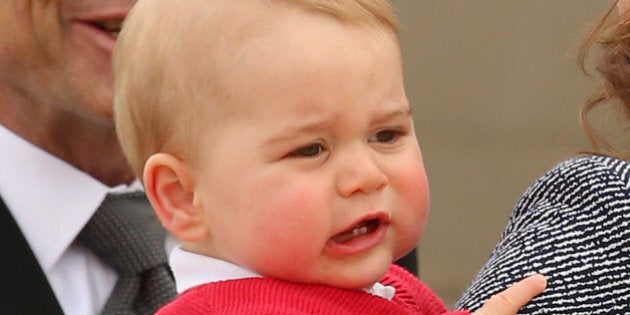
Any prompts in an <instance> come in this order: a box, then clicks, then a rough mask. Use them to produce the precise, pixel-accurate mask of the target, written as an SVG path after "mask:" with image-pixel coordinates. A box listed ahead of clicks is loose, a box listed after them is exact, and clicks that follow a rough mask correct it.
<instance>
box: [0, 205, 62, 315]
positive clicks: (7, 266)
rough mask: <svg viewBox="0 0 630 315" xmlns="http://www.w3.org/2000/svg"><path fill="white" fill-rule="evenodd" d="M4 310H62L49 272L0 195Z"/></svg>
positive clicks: (0, 290) (0, 310)
mask: <svg viewBox="0 0 630 315" xmlns="http://www.w3.org/2000/svg"><path fill="white" fill-rule="evenodd" d="M0 253H2V258H0V314H62V313H63V312H62V310H61V307H60V306H59V303H58V302H57V299H56V298H55V294H54V293H53V291H52V288H51V287H50V285H49V284H48V280H47V279H46V276H45V274H44V272H43V270H42V269H41V267H40V266H39V263H38V262H37V259H36V258H35V256H34V254H33V252H32V250H31V248H30V247H29V245H28V243H27V242H26V239H25V238H24V236H23V235H22V232H21V231H20V229H19V227H18V226H17V223H16V222H15V220H14V219H13V216H11V213H10V212H9V209H8V208H7V206H6V205H5V204H4V201H3V200H2V198H0Z"/></svg>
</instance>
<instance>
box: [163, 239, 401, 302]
mask: <svg viewBox="0 0 630 315" xmlns="http://www.w3.org/2000/svg"><path fill="white" fill-rule="evenodd" d="M169 265H170V266H171V270H172V271H173V276H174V277H175V284H176V286H177V293H182V292H184V291H186V290H188V289H190V288H193V287H196V286H199V285H202V284H205V283H211V282H218V281H224V280H236V279H243V278H253V277H260V275H258V274H257V273H255V272H253V271H251V270H248V269H245V268H243V267H241V266H238V265H235V264H233V263H231V262H228V261H225V260H221V259H216V258H213V257H209V256H204V255H199V254H195V253H192V252H188V251H185V250H183V249H182V247H181V245H177V246H175V248H173V250H172V251H171V254H170V256H169ZM365 291H366V292H368V293H370V294H373V295H377V296H380V297H382V298H385V299H388V300H391V299H392V297H394V294H395V293H396V289H395V288H394V287H391V286H385V285H382V284H380V283H378V282H376V283H375V284H374V285H372V287H370V288H368V289H366V290H365Z"/></svg>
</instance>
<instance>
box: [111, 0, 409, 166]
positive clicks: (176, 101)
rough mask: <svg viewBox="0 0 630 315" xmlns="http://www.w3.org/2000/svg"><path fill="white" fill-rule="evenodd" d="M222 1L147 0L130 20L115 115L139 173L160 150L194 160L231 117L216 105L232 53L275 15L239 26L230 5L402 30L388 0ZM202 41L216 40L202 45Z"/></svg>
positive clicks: (119, 63)
mask: <svg viewBox="0 0 630 315" xmlns="http://www.w3.org/2000/svg"><path fill="white" fill-rule="evenodd" d="M218 2H221V1H216V0H186V1H173V0H145V1H143V0H141V1H138V3H136V5H135V6H134V8H133V9H132V11H131V12H130V14H129V16H128V17H127V19H126V21H125V23H124V26H123V31H122V32H121V34H120V36H119V38H118V43H117V46H116V50H115V53H114V57H113V67H114V75H115V87H114V89H115V97H114V103H115V105H114V118H115V121H116V129H117V133H118V136H119V139H120V143H121V145H122V148H123V151H124V152H125V155H126V156H127V159H128V160H129V162H130V164H131V166H132V168H133V169H134V172H135V173H136V175H138V177H139V178H142V172H143V169H144V163H145V162H146V160H147V159H148V158H149V157H150V156H151V155H153V154H155V153H158V152H166V153H169V154H173V155H175V156H178V157H180V158H182V159H188V160H193V162H194V157H195V154H194V153H195V152H194V151H192V150H194V149H195V147H196V143H195V140H194V139H198V135H199V133H200V132H202V130H203V128H200V127H201V126H207V125H208V126H212V125H213V124H215V123H218V122H219V119H221V120H222V119H224V116H225V115H219V113H225V112H226V111H229V109H226V108H221V106H208V105H214V104H215V103H218V102H220V100H221V97H223V95H222V92H223V87H222V84H224V80H223V79H224V77H225V73H226V71H228V69H229V67H230V66H232V65H234V64H235V63H237V62H238V61H236V60H234V58H233V57H231V56H232V55H233V53H234V50H235V49H237V48H238V47H239V45H242V43H243V42H246V41H247V40H249V39H251V38H253V37H255V36H256V35H258V34H262V32H265V31H266V29H265V26H266V25H265V21H267V20H265V19H264V18H261V19H258V20H256V19H252V21H248V22H247V23H242V25H238V24H237V25H234V24H235V23H231V20H230V19H229V18H228V19H226V18H225V17H223V18H221V17H222V14H224V13H225V12H223V11H225V10H232V13H233V14H241V13H242V11H243V10H250V7H252V6H251V4H263V5H265V6H273V5H293V6H298V7H301V8H303V9H305V10H306V11H308V12H313V13H316V14H325V15H327V16H331V17H333V18H335V19H336V20H338V21H341V22H344V23H350V24H354V25H358V26H367V27H372V28H379V29H383V30H386V31H389V32H391V33H392V34H394V36H395V35H396V34H397V31H398V29H397V24H396V20H395V17H394V14H393V12H392V10H391V8H390V6H389V4H388V3H387V1H386V0H258V1H255V2H254V1H252V0H230V1H223V2H224V3H223V6H220V5H217V3H218ZM259 7H260V6H253V9H251V10H256V9H255V8H259ZM222 10H223V11H222ZM238 10H241V11H238ZM250 12H253V11H250ZM273 18H274V17H273V16H272V17H271V18H270V19H269V20H268V21H271V20H272V19H273ZM202 41H204V42H203V43H211V45H200V44H199V43H200V42H202ZM208 47H210V48H208ZM199 88H203V89H204V90H203V91H204V93H200V92H199V91H197V90H198V89H199Z"/></svg>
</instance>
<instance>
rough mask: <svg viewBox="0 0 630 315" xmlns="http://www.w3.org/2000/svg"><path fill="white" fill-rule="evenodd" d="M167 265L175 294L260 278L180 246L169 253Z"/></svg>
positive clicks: (239, 267)
mask: <svg viewBox="0 0 630 315" xmlns="http://www.w3.org/2000/svg"><path fill="white" fill-rule="evenodd" d="M169 264H170V265H171V270H172V271H173V275H174V276H175V283H176V285H177V293H182V292H184V291H186V290H188V289H190V288H192V287H196V286H198V285H202V284H204V283H210V282H217V281H223V280H235V279H243V278H252V277H260V275H258V274H257V273H255V272H253V271H250V270H247V269H245V268H243V267H241V266H238V265H235V264H233V263H231V262H228V261H225V260H220V259H216V258H213V257H209V256H205V255H199V254H195V253H192V252H189V251H185V250H183V249H182V246H181V245H177V246H175V248H173V250H172V251H171V254H170V256H169Z"/></svg>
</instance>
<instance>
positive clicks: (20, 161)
mask: <svg viewBox="0 0 630 315" xmlns="http://www.w3.org/2000/svg"><path fill="white" fill-rule="evenodd" d="M134 185H135V186H138V187H140V184H139V183H136V184H134ZM124 187H126V186H124ZM119 189H121V187H115V188H114V190H119ZM110 191H112V188H110V187H108V186H106V185H104V184H102V183H101V182H99V181H98V180H96V179H94V178H93V177H91V176H89V175H88V174H86V173H84V172H82V171H80V170H78V169H76V168H74V167H73V166H71V165H70V164H68V163H66V162H65V161H63V160H61V159H59V158H57V157H55V156H53V155H51V154H50V153H48V152H46V151H44V150H42V149H41V148H39V147H37V146H35V145H33V144H32V143H30V142H28V141H26V140H24V139H22V138H20V137H19V136H17V135H16V134H14V133H12V132H11V131H9V130H8V129H6V128H5V127H3V126H1V125H0V196H2V199H3V200H4V202H5V203H6V205H7V207H8V208H9V211H10V212H11V214H12V216H13V218H14V219H15V220H16V222H17V224H18V225H19V227H20V229H21V230H22V233H23V234H24V237H25V238H26V240H27V241H28V243H29V245H30V246H31V248H32V250H33V252H34V253H35V257H36V258H37V260H38V261H39V263H40V265H41V266H42V268H43V269H44V271H48V270H50V269H51V268H52V267H53V266H54V265H55V263H56V262H57V260H58V259H59V257H60V256H61V255H62V254H63V253H64V252H65V251H66V250H67V249H68V247H69V246H70V244H72V242H73V241H74V239H75V238H76V236H77V235H78V234H79V232H80V231H81V229H82V228H83V226H84V225H85V224H86V223H87V221H88V220H89V219H90V217H91V216H92V215H93V214H94V212H95V211H96V209H97V208H98V206H99V205H100V204H101V202H102V201H103V199H104V198H105V195H106V194H107V193H108V192H110Z"/></svg>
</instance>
